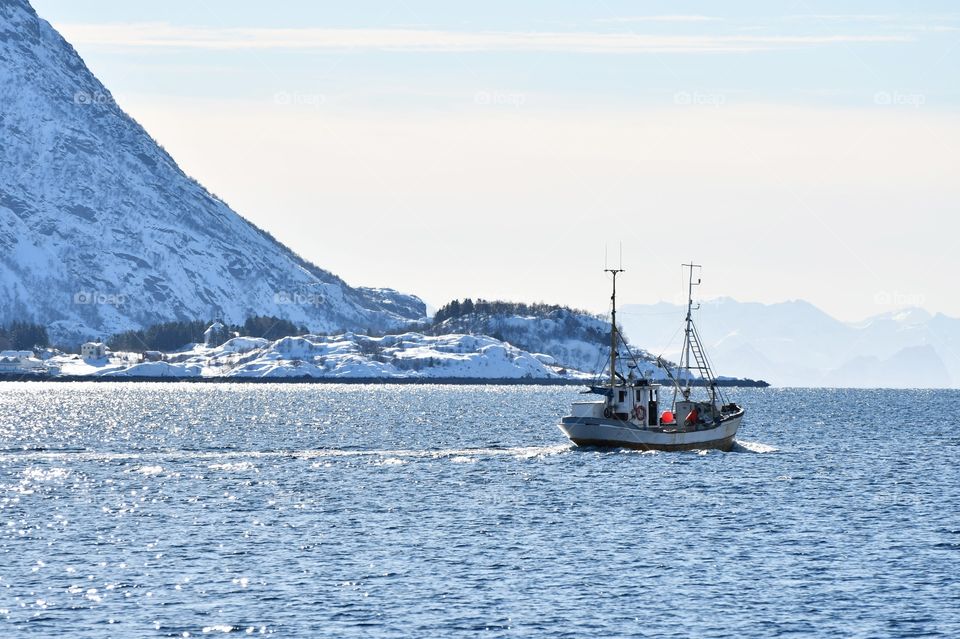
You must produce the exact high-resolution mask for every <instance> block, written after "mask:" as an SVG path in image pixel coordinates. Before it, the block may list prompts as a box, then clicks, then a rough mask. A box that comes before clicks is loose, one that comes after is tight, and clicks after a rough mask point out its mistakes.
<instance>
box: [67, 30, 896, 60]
mask: <svg viewBox="0 0 960 639" xmlns="http://www.w3.org/2000/svg"><path fill="white" fill-rule="evenodd" d="M57 28H58V29H59V30H60V31H61V33H63V34H64V36H65V37H66V38H67V39H68V40H69V41H71V42H73V43H74V44H81V45H91V46H103V47H121V48H144V47H146V48H171V49H222V50H230V49H261V50H262V49H315V50H352V49H353V50H381V51H426V52H471V51H538V52H540V51H542V52H574V53H608V54H617V53H621V54H633V53H736V52H753V51H770V50H777V49H785V48H797V47H810V46H822V45H831V44H844V43H893V42H908V41H910V40H911V39H912V38H910V37H909V36H904V35H846V34H836V35H773V36H765V35H764V36H761V35H716V36H713V35H643V34H634V33H595V32H582V31H581V32H516V31H441V30H423V29H322V28H287V29H270V28H227V29H213V28H204V27H187V26H174V25H170V24H166V23H133V24H60V25H57Z"/></svg>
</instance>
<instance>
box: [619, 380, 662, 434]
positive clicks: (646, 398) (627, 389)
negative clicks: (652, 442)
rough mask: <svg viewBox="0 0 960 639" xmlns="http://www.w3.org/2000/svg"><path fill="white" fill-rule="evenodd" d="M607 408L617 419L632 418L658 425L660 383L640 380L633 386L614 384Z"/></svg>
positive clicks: (636, 420) (650, 424)
mask: <svg viewBox="0 0 960 639" xmlns="http://www.w3.org/2000/svg"><path fill="white" fill-rule="evenodd" d="M610 399H611V402H610V405H609V406H608V408H610V409H611V412H612V413H614V415H613V416H615V417H616V418H617V419H623V420H632V421H634V422H637V423H640V424H643V425H645V426H658V425H659V420H660V408H659V406H660V385H659V384H649V383H646V382H645V381H644V380H641V381H639V382H637V383H636V384H634V385H633V386H615V387H614V388H613V397H611V398H610Z"/></svg>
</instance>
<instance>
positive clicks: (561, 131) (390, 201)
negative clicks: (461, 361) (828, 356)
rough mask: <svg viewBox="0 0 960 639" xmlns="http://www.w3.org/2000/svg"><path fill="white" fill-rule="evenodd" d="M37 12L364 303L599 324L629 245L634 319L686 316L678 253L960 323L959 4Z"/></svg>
mask: <svg viewBox="0 0 960 639" xmlns="http://www.w3.org/2000/svg"><path fill="white" fill-rule="evenodd" d="M33 4H34V6H35V7H36V8H37V10H38V12H39V13H40V14H41V16H43V17H45V18H47V19H48V20H50V21H51V22H52V23H53V24H54V25H55V26H56V27H57V28H59V29H61V31H62V32H63V33H64V35H65V36H66V37H67V38H68V40H70V41H71V42H73V43H74V45H75V46H76V47H77V49H78V51H79V52H80V53H81V55H82V56H83V57H84V59H85V60H86V61H87V63H88V65H89V66H90V67H91V68H92V69H93V71H94V72H95V73H97V75H98V76H99V77H100V78H101V79H102V80H103V81H104V82H105V84H106V85H107V86H108V87H109V88H110V89H111V91H113V93H114V94H115V97H116V98H117V100H118V102H119V103H120V104H121V106H123V107H124V108H125V109H126V110H127V111H128V112H130V113H131V114H132V115H133V116H134V117H136V118H137V119H138V120H140V121H141V122H142V123H143V124H144V125H145V126H146V127H147V129H148V130H149V131H150V132H151V133H152V134H153V135H154V136H155V137H156V138H157V139H158V140H159V141H160V142H161V143H163V144H164V145H165V146H166V147H167V148H168V150H170V151H171V152H172V153H173V154H174V156H175V157H176V158H177V159H178V160H179V161H180V162H181V165H182V166H183V167H184V168H185V169H186V170H187V171H188V172H189V173H191V174H192V175H194V176H195V177H196V178H198V179H199V180H200V181H201V182H203V183H204V184H206V185H207V186H208V187H209V188H210V189H211V190H213V191H214V192H216V193H217V194H218V195H220V196H221V197H223V198H224V199H225V200H226V201H227V202H229V203H230V204H231V205H233V206H234V208H235V209H237V211H238V212H239V213H241V214H242V215H245V216H246V217H248V218H250V219H252V220H253V221H255V222H256V223H258V224H260V225H261V226H264V227H266V228H267V229H269V230H270V231H272V232H273V233H274V234H275V235H276V236H277V237H279V238H280V239H281V240H283V241H285V242H287V243H288V244H290V245H291V246H293V247H294V248H295V249H296V250H297V251H298V252H300V253H302V254H303V255H304V256H305V257H308V258H309V259H311V260H313V261H315V262H317V263H318V264H320V265H321V266H323V267H325V268H329V269H330V270H333V271H334V272H336V273H338V274H340V275H342V276H343V277H344V278H346V279H347V280H348V281H350V282H352V283H357V284H363V285H383V286H393V287H396V288H400V289H402V290H405V291H409V292H413V293H417V294H419V295H421V296H423V297H424V298H425V299H427V300H428V301H429V302H431V303H434V304H441V303H444V302H446V301H447V300H448V299H449V298H451V297H453V296H473V297H477V296H481V297H502V298H512V299H527V300H540V299H542V300H545V301H550V302H560V303H569V304H574V305H577V306H586V307H590V308H596V309H598V310H601V309H602V308H603V307H604V303H605V295H606V291H605V281H604V280H603V278H602V275H600V274H598V272H597V269H598V267H600V266H602V260H603V251H604V245H605V244H607V243H609V244H610V246H612V247H614V246H616V245H617V244H618V242H619V241H620V240H621V239H622V241H623V244H624V253H625V262H626V265H627V266H628V267H631V268H632V270H633V275H632V277H630V276H628V279H627V280H625V291H624V298H625V301H627V302H650V301H656V300H658V299H673V298H675V297H676V296H677V295H679V294H680V293H681V290H680V287H679V286H678V277H677V273H678V268H677V265H678V264H679V263H680V262H681V261H683V260H685V259H689V257H691V254H692V256H693V257H696V258H697V259H698V261H700V262H703V263H705V264H706V265H707V266H708V270H707V277H706V280H705V281H706V282H709V283H710V286H705V289H704V293H705V294H706V295H711V294H713V295H730V296H733V297H736V298H739V299H746V300H757V301H767V302H770V301H778V300H782V299H789V298H806V299H809V300H810V301H812V302H814V303H815V304H818V305H820V306H822V307H823V308H825V310H827V311H829V312H831V313H833V314H835V315H837V316H839V317H841V318H845V319H855V318H860V317H864V316H867V315H871V314H875V313H879V312H883V311H886V310H889V309H890V308H892V307H895V306H902V305H908V304H915V305H919V306H924V307H926V308H928V309H930V310H935V311H936V310H940V311H944V312H948V313H950V314H952V315H960V299H958V298H957V296H956V295H955V294H954V293H953V290H952V287H953V281H952V273H953V272H955V271H956V270H957V267H960V260H958V258H957V257H956V250H955V249H954V247H953V242H952V241H950V240H947V239H941V238H947V237H949V236H951V235H953V234H956V231H957V230H960V228H958V223H957V222H956V221H955V216H956V213H957V202H958V201H960V199H958V196H960V186H958V184H960V180H958V177H960V175H958V169H957V164H958V163H957V162H956V151H957V145H958V143H960V119H958V106H960V73H958V71H960V7H958V6H957V5H955V4H954V3H949V2H910V3H907V2H900V3H892V2H847V3H844V2H809V1H806V2H779V3H770V2H739V3H722V4H721V3H716V2H642V3H639V2H614V1H601V2H576V3H573V2H564V3H561V2H528V3H516V2H509V3H508V2H484V3H474V4H472V5H469V6H468V5H465V4H464V3H451V2H439V1H437V2H414V1H405V2H351V3H318V2H308V1H306V0H278V1H276V2H272V3H260V2H237V1H235V0H233V1H229V0H190V1H180V0H168V1H167V2H164V3H132V2H121V1H114V0H34V2H33ZM617 225H620V226H619V227H617ZM615 229H616V230H615ZM641 273H642V274H641ZM631 280H632V281H631Z"/></svg>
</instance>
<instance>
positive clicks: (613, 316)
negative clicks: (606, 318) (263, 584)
mask: <svg viewBox="0 0 960 639" xmlns="http://www.w3.org/2000/svg"><path fill="white" fill-rule="evenodd" d="M604 271H605V272H607V273H610V274H612V275H613V295H611V296H610V301H611V302H612V303H613V306H612V309H611V311H610V388H611V392H612V389H613V387H614V386H616V385H617V275H618V274H620V273H623V272H624V269H622V268H607V269H604Z"/></svg>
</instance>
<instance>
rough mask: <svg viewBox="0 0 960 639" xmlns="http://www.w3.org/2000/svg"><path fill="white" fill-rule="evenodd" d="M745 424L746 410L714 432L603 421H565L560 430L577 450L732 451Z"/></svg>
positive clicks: (720, 425) (715, 427) (569, 419)
mask: <svg viewBox="0 0 960 639" xmlns="http://www.w3.org/2000/svg"><path fill="white" fill-rule="evenodd" d="M742 420H743V410H740V411H739V412H738V413H735V414H733V415H729V416H726V417H724V418H723V419H722V420H721V422H720V423H719V424H718V425H717V426H714V427H712V428H701V429H698V430H672V429H669V428H666V429H660V428H644V427H642V426H639V425H637V424H635V423H633V422H630V421H622V420H618V419H606V418H603V417H572V416H571V417H564V418H563V419H562V420H561V422H560V424H559V427H560V430H561V431H562V432H563V434H564V435H566V436H567V437H569V438H570V440H571V441H572V442H573V443H574V444H576V445H577V446H598V447H606V448H633V449H638V450H665V451H677V450H704V449H715V450H723V451H729V450H730V449H731V448H733V440H734V437H735V436H736V434H737V429H738V428H740V422H741V421H742Z"/></svg>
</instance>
